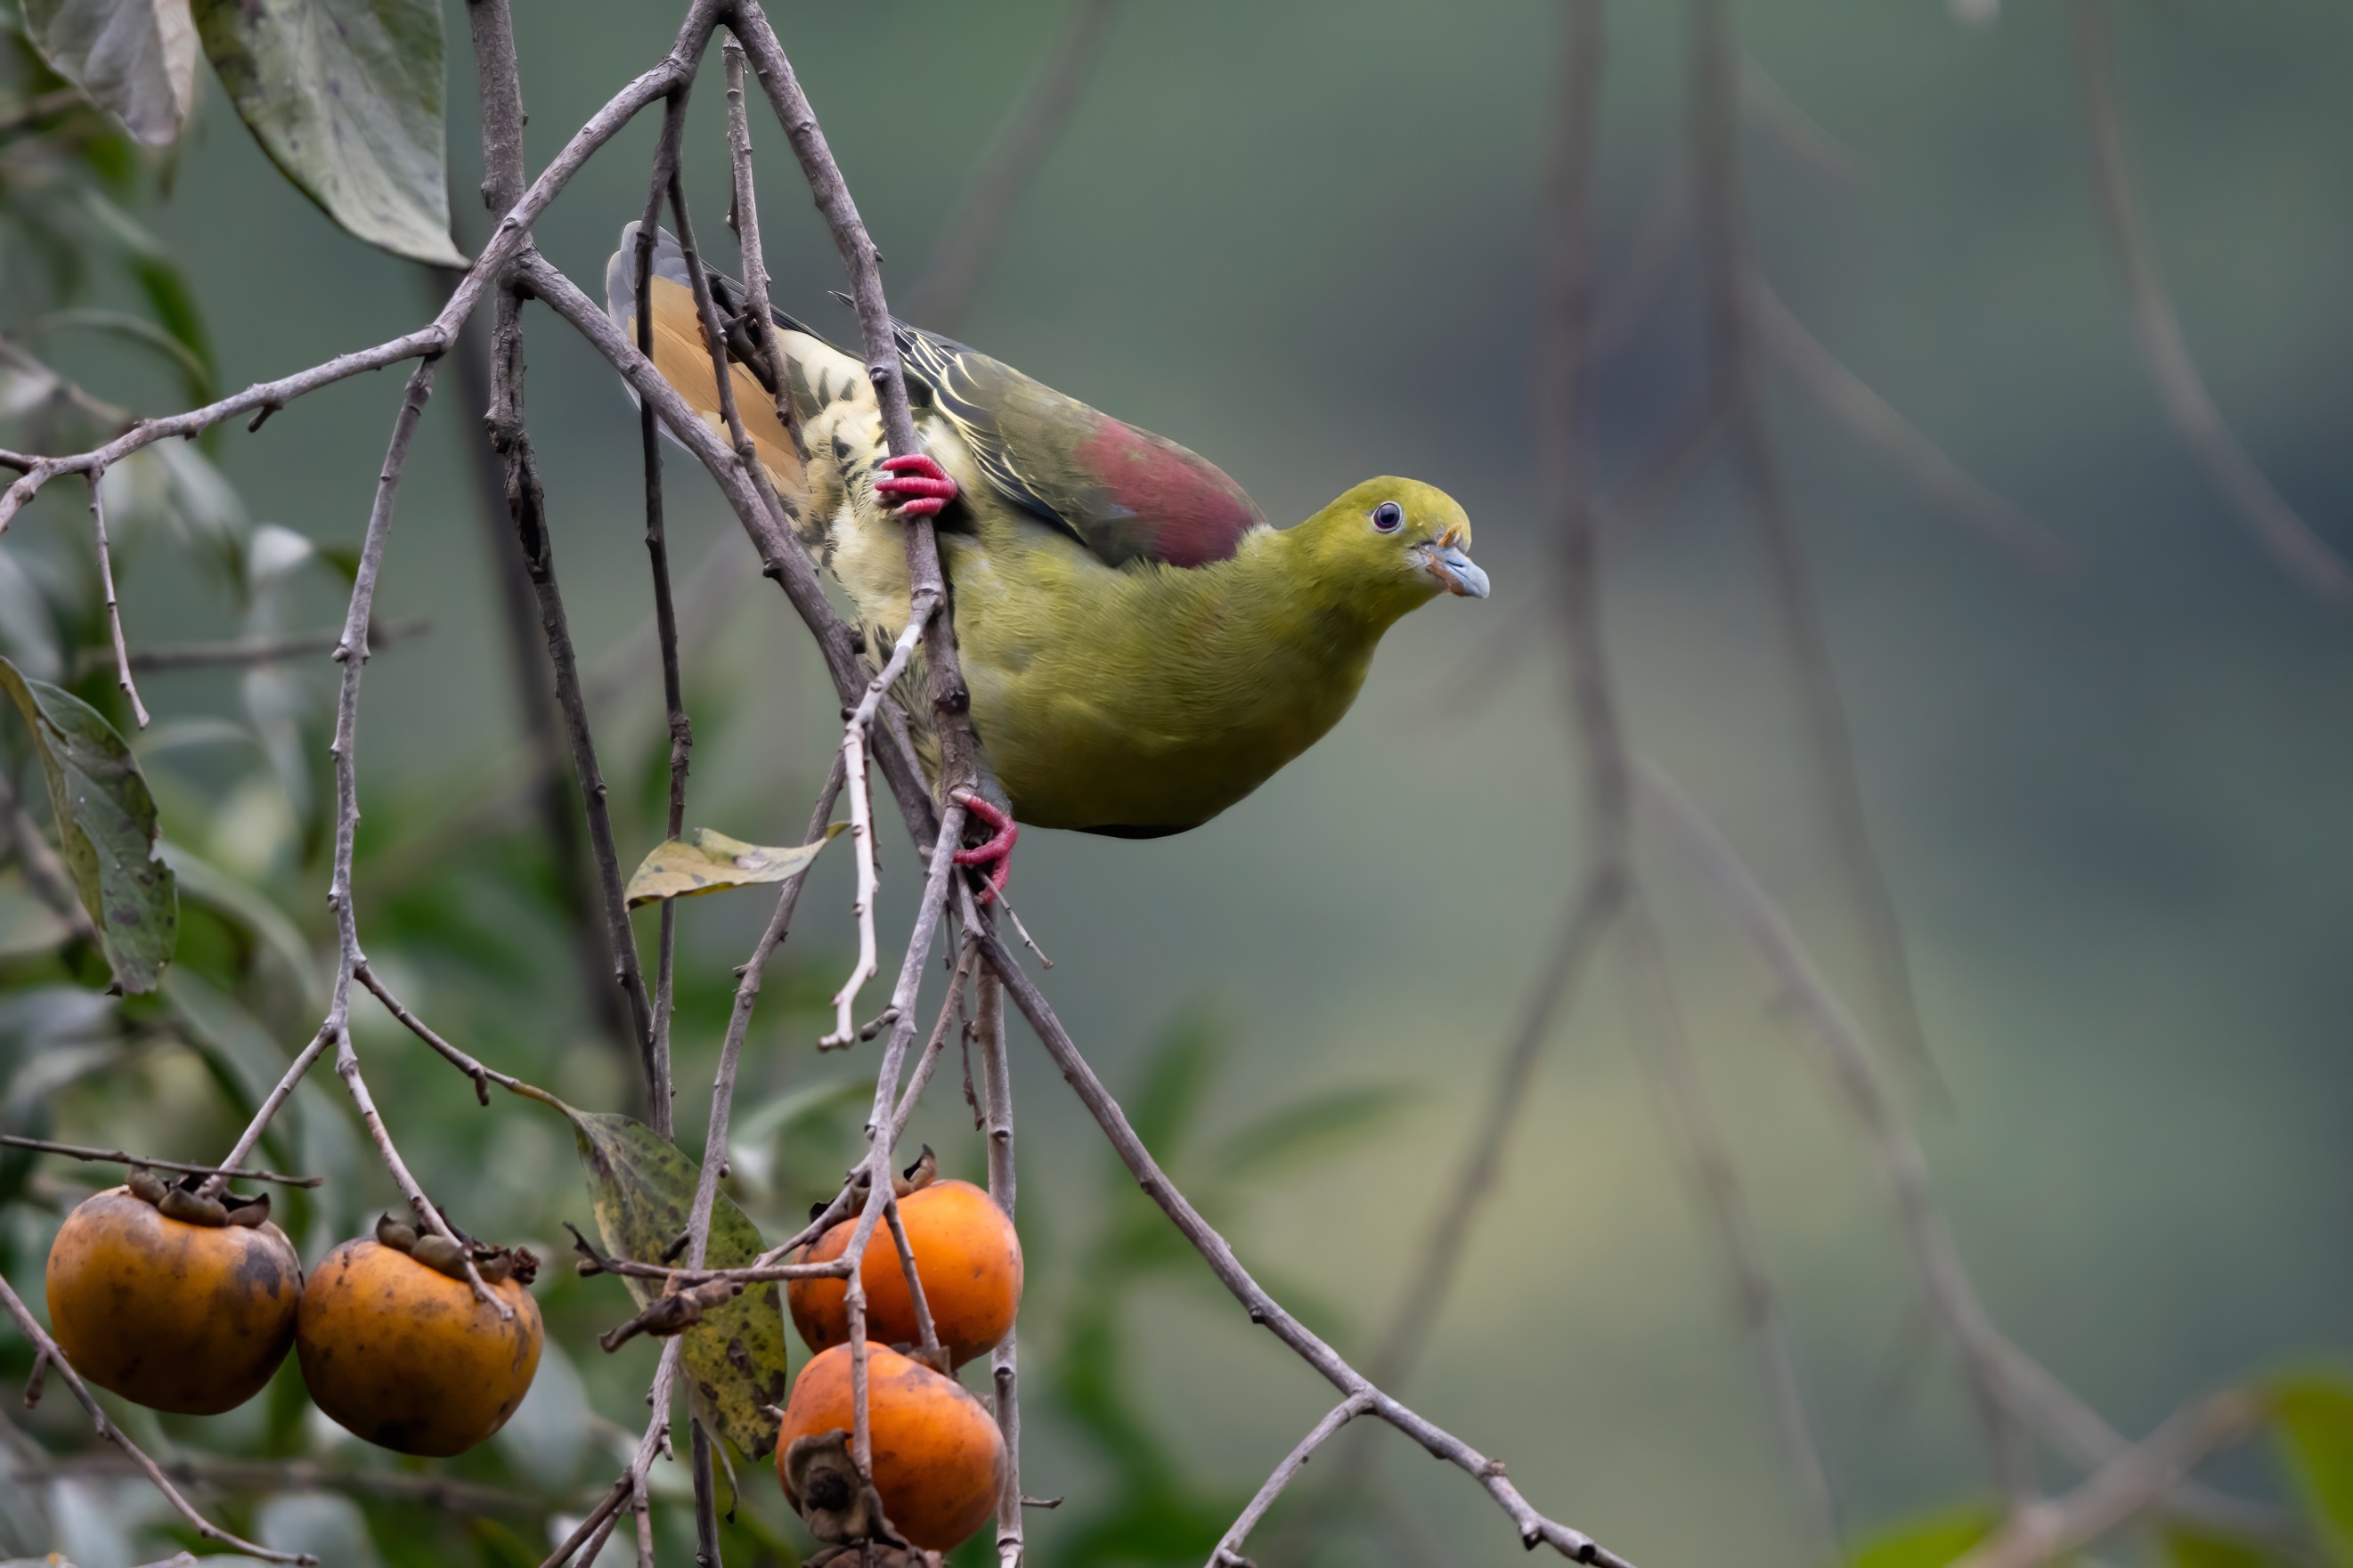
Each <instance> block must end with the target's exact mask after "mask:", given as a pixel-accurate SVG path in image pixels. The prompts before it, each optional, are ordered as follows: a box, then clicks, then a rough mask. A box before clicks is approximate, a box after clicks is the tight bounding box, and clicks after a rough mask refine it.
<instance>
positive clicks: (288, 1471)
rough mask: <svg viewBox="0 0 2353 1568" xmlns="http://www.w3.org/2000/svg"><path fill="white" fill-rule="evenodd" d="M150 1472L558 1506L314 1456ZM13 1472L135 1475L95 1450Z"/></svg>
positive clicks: (124, 1461) (226, 1483)
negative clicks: (339, 1462)
mask: <svg viewBox="0 0 2353 1568" xmlns="http://www.w3.org/2000/svg"><path fill="white" fill-rule="evenodd" d="M155 1468H157V1469H160V1470H162V1471H163V1472H164V1474H165V1475H167V1476H169V1477H171V1478H172V1479H174V1481H177V1482H179V1483H181V1484H182V1485H184V1486H201V1487H215V1488H218V1489H222V1490H225V1491H233V1492H304V1491H332V1492H345V1493H348V1494H351V1495H353V1496H355V1497H374V1498H385V1499H389V1500H394V1501H397V1502H417V1503H424V1504H426V1505H427V1506H428V1507H432V1508H442V1509H448V1510H450V1511H451V1512H454V1513H470V1514H471V1513H521V1514H535V1513H550V1512H553V1511H554V1510H556V1509H557V1508H559V1507H561V1506H563V1504H562V1501H561V1500H558V1499H555V1498H551V1497H543V1496H540V1495H538V1494H536V1493H533V1492H522V1491H515V1490H513V1489H510V1488H507V1487H492V1486H484V1485H482V1484H481V1483H480V1482H479V1481H462V1480H458V1479H454V1478H452V1477H448V1476H441V1475H433V1474H429V1473H414V1474H413V1473H410V1472H408V1471H405V1470H377V1469H361V1468H356V1467H353V1466H348V1465H331V1464H323V1463H322V1462H320V1461H319V1460H316V1459H227V1458H216V1457H214V1456H212V1455H208V1454H182V1455H179V1456H177V1457H176V1458H168V1459H158V1460H156V1461H155ZM11 1473H12V1474H14V1475H16V1476H19V1477H21V1478H23V1479H26V1480H28V1481H46V1480H63V1479H70V1478H73V1477H78V1476H89V1477H96V1478H113V1477H121V1476H125V1475H130V1474H135V1473H138V1467H137V1466H136V1465H135V1464H133V1463H132V1461H131V1460H130V1459H128V1458H123V1457H122V1456H121V1455H119V1454H109V1453H106V1452H105V1451H103V1450H100V1449H93V1450H91V1451H90V1452H89V1453H86V1454H74V1455H69V1456H64V1457H60V1458H50V1459H43V1460H41V1461H40V1462H38V1463H37V1464H29V1465H26V1466H24V1467H23V1468H19V1469H16V1470H14V1471H12V1472H11Z"/></svg>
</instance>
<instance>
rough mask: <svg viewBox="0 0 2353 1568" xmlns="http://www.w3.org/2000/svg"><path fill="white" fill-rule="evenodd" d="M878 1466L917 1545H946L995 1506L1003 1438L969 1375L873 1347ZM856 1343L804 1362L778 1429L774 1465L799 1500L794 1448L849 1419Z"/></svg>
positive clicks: (888, 1508)
mask: <svg viewBox="0 0 2353 1568" xmlns="http://www.w3.org/2000/svg"><path fill="white" fill-rule="evenodd" d="M866 1356H867V1361H866V1411H867V1421H868V1431H869V1434H870V1435H871V1437H872V1439H873V1451H874V1461H873V1465H872V1468H871V1474H872V1476H873V1479H874V1489H875V1491H876V1492H877V1493H878V1494H880V1496H881V1499H882V1511H883V1512H884V1513H885V1514H886V1515H888V1516H889V1518H890V1521H891V1523H892V1527H893V1528H895V1529H896V1530H897V1531H899V1533H900V1534H902V1535H903V1536H905V1537H906V1538H907V1539H908V1540H909V1541H911V1542H914V1543H915V1544H916V1545H917V1546H921V1547H924V1548H926V1549H928V1550H930V1551H933V1552H946V1551H948V1550H950V1549H951V1548H953V1547H955V1546H956V1545H958V1544H959V1543H961V1542H963V1541H964V1540H965V1537H967V1536H969V1535H970V1534H971V1533H972V1532H973V1531H976V1530H978V1529H979V1528H980V1527H981V1526H982V1525H984V1524H986V1523H987V1522H988V1521H990V1520H991V1519H993V1518H995V1517H996V1515H997V1493H998V1492H999V1491H1001V1490H1003V1489H1004V1486H1005V1438H1004V1436H1003V1435H1002V1434H1000V1433H999V1432H998V1431H997V1418H996V1417H995V1416H993V1415H990V1414H989V1413H988V1411H987V1409H986V1408H985V1407H984V1406H983V1405H981V1403H980V1401H979V1400H977V1399H975V1398H974V1397H973V1396H972V1394H970V1393H969V1392H967V1391H966V1390H965V1386H964V1384H960V1383H958V1382H957V1381H956V1380H955V1379H954V1378H952V1377H946V1376H943V1375H942V1374H941V1373H936V1372H934V1371H933V1370H932V1369H931V1368H929V1367H927V1366H925V1365H923V1363H920V1362H916V1361H912V1360H910V1359H908V1358H907V1357H905V1356H902V1355H901V1354H899V1353H898V1352H895V1351H891V1350H886V1349H885V1348H883V1347H882V1346H881V1345H879V1344H878V1345H869V1346H868V1347H867V1351H866ZM850 1422H851V1410H850V1389H849V1346H848V1345H837V1346H835V1347H834V1348H833V1349H831V1350H829V1351H827V1352H824V1353H822V1354H821V1355H819V1356H818V1357H817V1358H816V1359H815V1360H813V1361H811V1362H810V1363H808V1364H807V1366H805V1367H803V1368H801V1373H800V1376H799V1377H798V1378H797V1380H795V1382H794V1384H793V1396H792V1398H791V1400H790V1401H789V1402H787V1403H786V1406H785V1421H784V1429H783V1431H782V1432H781V1433H779V1434H778V1436H777V1437H776V1474H777V1477H778V1478H779V1479H782V1480H783V1481H784V1484H785V1496H786V1499H787V1500H790V1501H791V1502H792V1504H793V1506H794V1507H796V1508H797V1507H799V1506H800V1502H801V1500H800V1499H799V1498H797V1497H795V1496H793V1486H792V1481H791V1479H790V1478H789V1475H788V1473H787V1471H786V1454H787V1453H788V1452H789V1451H790V1449H791V1448H792V1446H793V1444H794V1442H795V1441H796V1440H797V1439H799V1438H802V1437H814V1436H822V1435H823V1434H825V1433H827V1432H832V1431H843V1432H847V1431H849V1429H850Z"/></svg>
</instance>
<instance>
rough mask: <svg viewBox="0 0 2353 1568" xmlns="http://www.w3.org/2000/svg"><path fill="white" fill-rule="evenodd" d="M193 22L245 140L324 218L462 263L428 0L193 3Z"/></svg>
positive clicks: (437, 13) (385, 242)
mask: <svg viewBox="0 0 2353 1568" xmlns="http://www.w3.org/2000/svg"><path fill="white" fill-rule="evenodd" d="M196 26H197V30H198V32H199V34H200V35H201V37H203V39H204V46H205V53H206V55H207V56H208V57H210V58H211V59H212V62H213V68H214V69H215V70H216V71H218V72H219V73H220V79H221V85H222V86H223V87H225V88H227V89H228V96H229V101H230V102H232V103H234V104H236V105H237V113H238V115H239V116H241V117H242V118H243V119H244V121H245V123H246V124H247V126H248V127H249V128H250V129H251V130H252V132H253V134H254V139H255V140H256V141H258V142H260V143H261V146H262V150H263V151H264V152H266V153H269V156H270V159H271V161H272V162H274V163H277V165H278V166H279V168H280V169H281V170H283V171H285V174H286V177H287V178H288V179H290V180H292V181H293V182H294V183H295V184H297V185H299V186H301V189H302V193H303V194H304V195H307V196H309V197H310V198H311V200H312V201H314V202H317V203H318V204H319V205H320V206H321V207H322V208H323V209H324V210H325V212H326V214H327V216H329V217H331V218H332V219H334V220H335V222H337V223H338V224H341V225H342V226H343V228H344V229H345V230H346V231H347V232H348V233H350V234H352V235H353V236H355V237H358V238H361V239H364V240H366V241H367V242H368V243H369V244H370V245H375V246H381V247H383V248H385V250H389V251H391V252H392V253H393V254H394V255H395V256H406V257H407V258H410V259H412V260H416V261H423V262H427V263H430V264H432V265H434V266H439V267H463V266H464V265H465V264H466V258H464V257H463V256H460V255H459V253H458V247H456V246H455V245H452V244H451V243H450V240H449V184H448V168H447V162H446V148H445V133H444V128H443V124H442V61H441V56H442V48H441V7H440V6H439V5H438V4H436V3H435V0H197V3H196Z"/></svg>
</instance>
